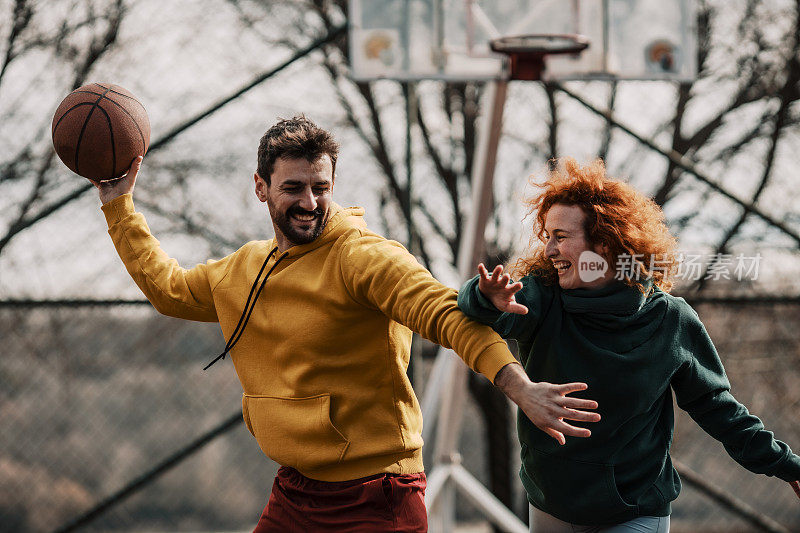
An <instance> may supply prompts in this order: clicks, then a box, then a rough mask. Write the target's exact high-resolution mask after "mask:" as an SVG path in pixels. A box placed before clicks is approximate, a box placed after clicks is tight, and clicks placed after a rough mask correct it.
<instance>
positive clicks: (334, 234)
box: [269, 202, 367, 259]
mask: <svg viewBox="0 0 800 533" xmlns="http://www.w3.org/2000/svg"><path fill="white" fill-rule="evenodd" d="M353 228H358V229H366V228H367V224H366V222H364V208H363V207H342V206H340V205H339V204H336V203H334V202H331V209H330V212H329V215H328V223H327V224H325V229H323V230H322V234H320V236H319V237H317V238H316V239H314V240H313V241H311V242H309V243H306V244H299V245H295V246H292V247H290V248H289V249H288V250H279V251H278V252H279V254H283V253H284V252H287V253H288V255H287V256H286V257H287V258H290V259H291V258H296V257H299V256H301V255H304V254H307V253H308V252H310V251H312V250H316V249H317V248H319V247H320V246H323V245H325V244H327V243H329V242H331V241H335V240H336V239H338V238H339V237H340V236H342V234H344V233H345V232H346V231H348V230H350V229H353ZM275 246H277V243H276V241H275V239H273V240H272V241H270V244H269V247H270V248H274V247H275Z"/></svg>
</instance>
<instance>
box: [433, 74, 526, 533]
mask: <svg viewBox="0 0 800 533" xmlns="http://www.w3.org/2000/svg"><path fill="white" fill-rule="evenodd" d="M507 93H508V82H507V81H505V80H499V81H493V82H490V83H489V84H488V85H487V86H486V94H485V96H484V98H485V102H486V104H487V106H488V107H487V112H486V113H485V114H484V115H483V117H482V122H481V127H480V130H479V136H480V137H479V142H478V145H477V148H476V153H475V162H474V164H473V167H472V168H473V176H472V210H471V211H470V215H469V217H468V219H467V227H466V228H465V231H464V236H463V238H462V240H461V243H460V246H459V250H458V258H457V263H456V266H457V268H458V273H459V276H460V277H461V279H462V280H465V279H467V278H468V277H471V276H472V273H473V272H474V271H475V268H476V266H477V263H478V261H480V259H481V255H482V254H483V251H484V231H485V229H486V221H487V220H488V218H489V213H490V211H491V207H492V184H493V180H494V169H495V165H496V162H497V147H498V144H499V141H500V134H501V130H502V122H503V106H504V104H505V100H506V95H507ZM453 361H454V355H453V354H452V352H451V351H450V350H440V351H439V354H438V355H437V358H436V363H435V364H434V368H436V369H439V371H441V372H447V375H446V376H445V377H442V378H440V377H438V376H437V378H436V380H433V379H432V380H431V384H432V386H431V388H429V389H426V404H427V397H428V395H429V394H434V395H435V398H436V399H438V400H439V410H438V418H437V420H436V421H437V426H436V429H437V432H436V442H435V444H434V446H435V448H434V456H433V461H434V463H433V467H432V469H431V480H433V481H436V484H435V486H434V487H433V488H434V489H435V490H432V491H431V494H430V495H429V501H428V504H427V505H428V514H429V524H428V525H429V528H430V531H431V532H432V533H449V532H450V531H452V530H453V524H454V523H455V491H456V489H457V490H459V491H461V492H462V493H464V495H465V496H466V497H467V498H468V499H469V500H470V501H472V502H473V503H474V502H479V504H477V507H478V509H479V510H480V511H481V512H483V513H484V514H485V515H486V517H487V518H488V519H489V520H490V521H491V522H492V523H494V524H496V525H498V526H499V527H501V528H503V529H504V530H505V531H510V532H515V533H516V532H521V531H527V528H526V527H525V525H524V524H523V523H522V522H521V521H520V520H519V519H517V518H516V516H514V514H513V513H511V512H510V511H508V509H506V508H505V506H504V505H503V504H502V503H501V502H500V501H499V500H497V498H495V497H494V495H492V493H491V492H489V491H488V490H486V488H484V487H483V486H482V485H481V484H480V482H479V481H478V480H476V479H475V478H474V477H473V476H472V475H471V474H470V473H469V472H467V470H465V469H464V468H463V467H461V466H460V462H461V458H460V455H459V453H458V439H459V436H460V433H461V420H462V417H463V407H464V402H465V396H466V389H467V369H466V368H465V367H464V365H462V364H454V362H453ZM442 369H443V370H442ZM442 391H446V392H444V393H443V392H442ZM425 423H426V425H425V427H426V428H430V426H431V425H432V421H431V420H429V419H425ZM428 433H430V429H428ZM501 509H502V510H501Z"/></svg>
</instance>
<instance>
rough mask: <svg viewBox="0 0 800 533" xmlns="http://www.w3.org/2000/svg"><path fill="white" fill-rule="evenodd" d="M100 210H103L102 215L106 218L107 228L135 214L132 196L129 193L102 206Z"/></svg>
mask: <svg viewBox="0 0 800 533" xmlns="http://www.w3.org/2000/svg"><path fill="white" fill-rule="evenodd" d="M100 209H102V210H103V214H105V216H106V223H108V227H109V228H110V227H111V226H113V225H114V224H116V223H117V222H119V221H121V220H122V219H123V218H125V217H126V216H128V215H132V214H133V213H135V212H136V210H135V209H134V207H133V195H132V194H130V193H128V194H123V195H122V196H117V197H116V198H114V199H113V200H110V201H109V202H107V203H105V204H103V207H101V208H100Z"/></svg>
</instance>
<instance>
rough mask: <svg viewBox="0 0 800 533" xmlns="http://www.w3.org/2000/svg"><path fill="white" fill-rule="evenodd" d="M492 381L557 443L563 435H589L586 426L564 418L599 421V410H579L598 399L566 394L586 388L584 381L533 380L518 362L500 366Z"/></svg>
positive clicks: (562, 439)
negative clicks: (558, 383) (557, 382)
mask: <svg viewBox="0 0 800 533" xmlns="http://www.w3.org/2000/svg"><path fill="white" fill-rule="evenodd" d="M494 384H495V386H496V387H497V388H498V389H500V390H501V391H503V394H505V395H506V396H507V397H508V398H509V399H510V400H511V401H512V402H514V403H515V404H517V405H518V406H519V408H520V409H522V411H523V412H524V413H525V416H527V417H528V418H530V420H531V422H533V423H534V424H535V425H536V427H538V428H539V429H541V430H542V431H544V432H545V433H547V434H548V435H550V436H551V437H553V438H554V439H556V440H557V441H558V442H559V444H564V443H565V437H566V436H569V437H588V436H590V435H591V434H592V432H591V431H589V430H588V429H586V428H579V427H575V426H572V425H570V424H567V423H566V422H564V420H577V421H580V422H597V421H599V420H600V414H599V413H590V412H588V411H581V409H597V402H595V401H593V400H583V399H580V398H571V397H568V396H567V394H570V393H572V392H577V391H581V390H586V388H587V385H586V383H567V384H565V385H554V384H552V383H545V382H539V383H536V382H533V381H531V380H530V378H528V375H527V374H526V373H525V370H523V369H522V366H521V365H519V364H516V363H512V364H509V365H506V366H504V367H503V368H501V369H500V372H498V373H497V376H495V378H494Z"/></svg>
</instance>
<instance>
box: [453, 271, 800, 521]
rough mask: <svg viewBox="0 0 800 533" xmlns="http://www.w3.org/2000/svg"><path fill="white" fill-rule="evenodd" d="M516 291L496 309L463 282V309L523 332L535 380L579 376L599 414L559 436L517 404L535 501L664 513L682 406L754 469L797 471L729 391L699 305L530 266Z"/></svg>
mask: <svg viewBox="0 0 800 533" xmlns="http://www.w3.org/2000/svg"><path fill="white" fill-rule="evenodd" d="M521 281H522V283H523V288H522V289H521V290H520V291H519V292H518V293H517V294H516V300H517V301H518V302H519V303H521V304H523V305H525V306H527V307H528V314H526V315H517V314H511V313H501V312H500V311H498V310H497V309H496V308H495V307H494V306H493V305H492V304H491V302H490V301H489V300H488V299H486V298H485V297H484V296H483V294H482V293H481V292H480V291H479V290H478V278H477V277H475V278H473V279H472V280H470V281H468V282H467V283H466V284H465V285H464V286H463V287H462V288H461V291H460V292H459V295H458V305H459V307H460V308H461V309H462V311H464V313H465V314H466V315H467V316H469V317H471V318H474V319H476V320H478V321H480V322H483V323H485V324H490V325H491V326H492V327H493V328H494V329H495V331H497V332H498V333H500V335H502V336H503V337H504V338H507V339H515V340H517V342H518V344H519V352H520V358H521V360H522V364H523V365H524V367H525V371H526V372H527V373H528V375H529V376H530V377H531V379H533V380H534V381H546V382H550V383H569V382H575V381H577V382H584V383H587V384H588V386H589V388H588V390H587V391H586V392H584V393H580V394H574V396H582V397H586V398H590V399H592V400H596V401H597V402H598V404H599V408H598V412H599V413H600V414H601V415H602V420H601V421H600V422H596V423H591V424H580V423H574V424H575V425H578V426H580V425H583V426H584V427H589V428H590V429H591V431H592V436H591V437H589V438H568V439H567V443H566V444H565V445H564V446H560V445H559V444H558V443H557V442H556V441H555V440H554V439H553V438H551V437H550V436H548V435H547V434H545V433H544V432H543V431H541V430H539V429H538V428H537V427H536V426H534V425H533V423H532V422H531V421H530V420H529V419H528V418H527V417H526V416H525V415H524V414H523V413H521V412H520V413H518V417H517V429H518V433H519V439H520V442H521V444H522V468H521V470H520V477H521V478H522V483H523V485H524V486H525V490H526V491H527V493H528V500H529V501H530V502H531V504H533V505H534V506H535V507H537V508H539V509H541V510H542V511H544V512H546V513H549V514H551V515H553V516H555V517H556V518H559V519H561V520H564V521H567V522H571V523H574V524H581V525H606V524H615V523H620V522H624V521H627V520H630V519H632V518H635V517H637V516H666V515H668V514H670V511H671V507H670V502H671V501H672V500H674V499H675V498H677V497H678V494H679V492H680V487H681V484H680V479H679V478H678V474H677V472H676V471H675V469H674V468H673V467H672V461H671V460H670V456H669V448H670V444H671V442H672V433H673V425H674V416H673V410H672V393H673V391H674V393H675V396H676V398H677V402H678V406H679V407H680V408H681V409H683V410H685V411H687V412H688V413H689V414H690V415H691V417H692V418H693V419H694V420H695V421H696V422H697V423H698V424H699V425H700V427H701V428H703V430H704V431H706V432H707V433H708V434H709V435H711V436H712V437H714V438H715V439H717V440H718V441H720V442H721V443H722V444H723V445H724V446H725V450H726V451H727V452H728V454H729V455H730V456H731V457H732V458H733V459H734V460H736V461H737V462H738V463H739V464H741V465H742V466H744V467H745V468H747V469H748V470H750V471H752V472H756V473H759V474H767V475H770V476H777V477H779V478H781V479H783V480H784V481H795V480H800V457H798V456H796V455H794V454H793V453H792V451H791V450H790V449H789V446H787V445H786V444H784V443H783V442H781V441H778V440H775V439H774V438H773V436H772V433H770V432H769V431H766V430H765V429H764V425H763V424H762V423H761V421H760V420H759V419H758V418H756V417H755V416H753V415H751V414H750V413H748V411H747V408H745V406H743V405H742V404H740V403H739V402H738V401H736V399H735V398H734V397H733V396H732V395H731V394H730V392H729V390H730V383H729V382H728V379H727V377H726V376H725V370H724V369H723V368H722V362H721V361H720V358H719V356H718V355H717V351H716V349H715V348H714V345H713V343H712V342H711V338H710V337H709V336H708V333H707V332H706V329H705V327H704V326H703V324H702V323H701V322H700V319H699V318H698V316H697V313H696V312H695V311H694V309H692V308H691V307H690V306H689V304H687V303H686V302H685V301H684V300H683V299H682V298H676V297H674V296H671V295H669V294H667V293H665V292H662V291H660V290H659V289H658V288H653V289H652V290H651V291H650V293H649V295H647V296H645V295H643V294H642V293H641V292H640V291H639V290H637V289H635V288H631V287H629V286H627V285H625V284H623V283H621V282H616V281H615V282H612V283H611V284H610V285H608V286H605V287H603V288H601V289H567V290H564V289H561V288H560V287H558V286H552V285H546V284H544V283H543V280H542V279H541V278H539V277H535V276H526V277H524V278H523V279H522V280H521Z"/></svg>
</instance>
